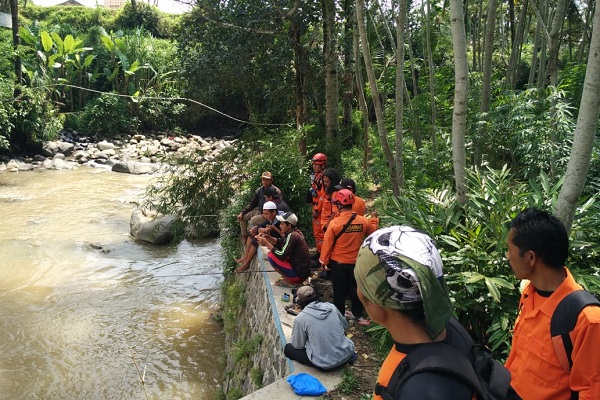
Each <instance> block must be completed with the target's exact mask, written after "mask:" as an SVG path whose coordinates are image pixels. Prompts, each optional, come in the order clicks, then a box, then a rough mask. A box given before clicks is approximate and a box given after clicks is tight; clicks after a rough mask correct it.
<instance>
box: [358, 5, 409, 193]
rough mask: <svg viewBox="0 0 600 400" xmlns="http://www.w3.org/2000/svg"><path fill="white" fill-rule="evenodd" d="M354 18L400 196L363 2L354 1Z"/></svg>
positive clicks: (394, 189)
mask: <svg viewBox="0 0 600 400" xmlns="http://www.w3.org/2000/svg"><path fill="white" fill-rule="evenodd" d="M356 18H357V27H358V32H359V35H360V43H361V45H362V53H363V59H364V62H365V71H366V73H367V78H368V80H369V87H370V88H371V97H372V100H373V108H374V109H375V118H376V120H377V134H378V135H379V141H380V142H381V147H382V149H383V154H384V156H385V159H386V161H387V165H388V171H389V173H390V180H391V182H392V192H393V193H394V195H399V194H400V183H399V181H398V175H397V171H396V163H395V160H394V154H393V153H392V150H391V148H390V144H389V142H388V139H387V131H386V128H385V119H384V115H383V106H382V104H381V99H380V98H379V89H378V88H377V80H376V79H375V73H374V72H373V63H372V61H371V47H370V45H369V41H368V40H367V29H366V26H365V3H364V1H363V0H356Z"/></svg>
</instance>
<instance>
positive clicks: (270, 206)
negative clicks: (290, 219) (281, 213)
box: [263, 201, 277, 210]
mask: <svg viewBox="0 0 600 400" xmlns="http://www.w3.org/2000/svg"><path fill="white" fill-rule="evenodd" d="M263 210H277V204H275V203H273V202H272V201H267V202H266V203H265V204H264V205H263Z"/></svg>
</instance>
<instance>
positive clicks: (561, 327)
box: [550, 290, 600, 372]
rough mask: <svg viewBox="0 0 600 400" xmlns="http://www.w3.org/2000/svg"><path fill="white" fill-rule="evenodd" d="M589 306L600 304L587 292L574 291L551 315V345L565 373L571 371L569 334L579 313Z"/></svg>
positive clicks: (571, 350) (571, 344)
mask: <svg viewBox="0 0 600 400" xmlns="http://www.w3.org/2000/svg"><path fill="white" fill-rule="evenodd" d="M589 305H596V306H600V302H599V301H598V299H597V298H596V296H594V295H593V294H591V293H590V292H588V291H587V290H576V291H574V292H571V293H569V294H568V295H567V296H566V297H565V298H564V299H562V300H561V301H560V303H558V306H557V307H556V310H554V313H553V314H552V319H551V321H550V336H551V337H552V344H553V345H554V350H555V351H556V355H557V357H558V361H559V362H560V365H561V366H562V367H563V369H564V370H565V371H567V372H570V371H571V366H572V365H573V360H571V353H572V352H573V343H572V342H571V336H569V332H571V331H572V330H573V329H575V325H576V324H577V318H578V317H579V313H580V312H581V311H582V310H583V309H584V308H585V307H587V306H589Z"/></svg>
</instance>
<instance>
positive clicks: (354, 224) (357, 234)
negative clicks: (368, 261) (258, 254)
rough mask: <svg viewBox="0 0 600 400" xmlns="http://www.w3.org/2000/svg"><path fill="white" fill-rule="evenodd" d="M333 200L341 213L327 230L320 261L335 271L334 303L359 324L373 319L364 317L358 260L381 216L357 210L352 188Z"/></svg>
mask: <svg viewBox="0 0 600 400" xmlns="http://www.w3.org/2000/svg"><path fill="white" fill-rule="evenodd" d="M333 204H334V205H335V207H336V208H337V209H338V210H339V215H338V216H337V217H336V218H334V219H332V220H331V222H330V223H329V226H328V228H327V230H326V231H325V239H324V241H323V248H322V251H321V257H320V258H319V262H320V263H321V265H322V266H323V268H324V269H329V270H330V271H331V282H332V286H333V304H334V305H335V306H336V307H337V309H338V310H339V311H340V313H341V314H342V315H344V316H345V317H347V318H349V319H353V318H357V321H358V323H359V324H361V325H368V324H369V323H370V321H369V320H368V319H366V318H364V317H363V311H364V308H363V305H362V303H361V302H360V299H359V298H358V295H357V293H356V279H355V278H354V264H355V263H356V256H357V254H358V250H359V248H360V245H361V244H362V242H363V240H364V238H365V237H366V236H367V235H370V234H371V233H373V232H375V231H376V230H377V226H378V225H379V218H377V212H375V211H373V212H372V213H371V218H370V220H369V219H367V218H365V217H364V216H362V215H357V214H356V213H355V212H353V211H352V205H353V204H354V194H353V193H352V192H351V191H350V190H349V189H340V190H339V191H337V193H336V194H335V197H334V198H333ZM346 296H349V297H350V302H351V310H349V311H346V305H345V302H346Z"/></svg>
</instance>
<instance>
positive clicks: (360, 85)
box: [354, 9, 369, 171]
mask: <svg viewBox="0 0 600 400" xmlns="http://www.w3.org/2000/svg"><path fill="white" fill-rule="evenodd" d="M354 13H355V14H356V9H355V10H354ZM356 20H357V21H358V18H357V19H356ZM354 60H356V71H355V72H354V73H355V76H356V88H357V91H358V105H359V107H360V111H361V113H362V120H363V160H362V167H363V170H365V171H366V170H367V163H368V161H369V107H368V106H367V100H366V99H365V83H364V81H363V75H362V65H361V61H360V38H359V37H358V29H355V30H354Z"/></svg>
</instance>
